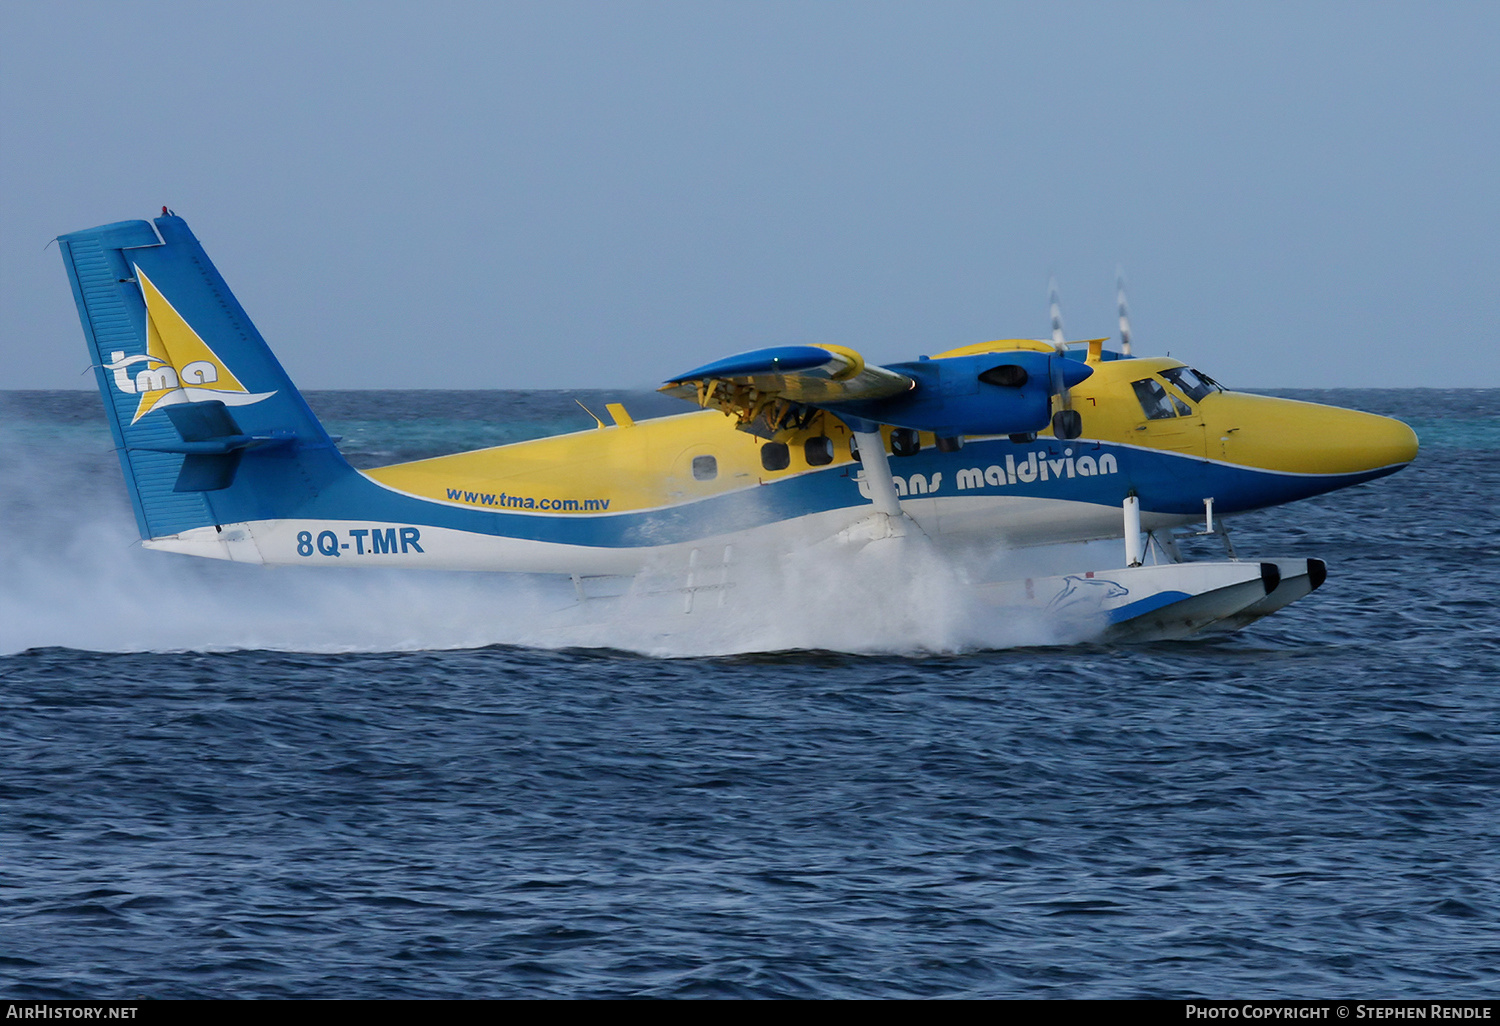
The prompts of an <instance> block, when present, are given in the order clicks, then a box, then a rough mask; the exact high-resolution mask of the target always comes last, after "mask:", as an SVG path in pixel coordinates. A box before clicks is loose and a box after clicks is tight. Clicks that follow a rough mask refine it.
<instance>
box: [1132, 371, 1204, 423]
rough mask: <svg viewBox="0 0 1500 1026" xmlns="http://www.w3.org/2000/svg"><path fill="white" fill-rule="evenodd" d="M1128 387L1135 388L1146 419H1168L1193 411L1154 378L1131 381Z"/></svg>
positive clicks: (1186, 414) (1183, 415)
mask: <svg viewBox="0 0 1500 1026" xmlns="http://www.w3.org/2000/svg"><path fill="white" fill-rule="evenodd" d="M1130 387H1131V388H1133V389H1135V397H1136V398H1137V399H1139V400H1140V401H1141V409H1143V410H1145V411H1146V419H1147V420H1169V419H1171V418H1172V417H1186V416H1188V415H1189V414H1191V413H1192V412H1193V411H1192V410H1191V409H1189V408H1188V406H1187V404H1186V403H1184V402H1183V401H1182V400H1181V399H1178V398H1177V397H1176V396H1173V395H1168V394H1167V390H1166V389H1165V388H1162V387H1161V382H1159V381H1157V380H1155V379H1154V378H1143V379H1141V380H1140V381H1132V382H1131V383H1130Z"/></svg>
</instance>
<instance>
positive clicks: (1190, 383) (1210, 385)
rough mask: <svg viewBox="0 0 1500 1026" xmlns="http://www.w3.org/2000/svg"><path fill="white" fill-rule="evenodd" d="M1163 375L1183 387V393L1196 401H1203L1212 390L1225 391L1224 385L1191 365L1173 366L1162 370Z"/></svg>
mask: <svg viewBox="0 0 1500 1026" xmlns="http://www.w3.org/2000/svg"><path fill="white" fill-rule="evenodd" d="M1161 376H1162V377H1164V378H1166V379H1167V380H1168V381H1170V382H1171V383H1172V384H1174V385H1176V386H1177V387H1178V388H1180V389H1182V394H1183V395H1185V396H1187V397H1188V398H1189V399H1191V400H1192V401H1193V402H1195V403H1199V402H1202V401H1203V397H1204V396H1206V395H1208V394H1210V393H1212V392H1222V391H1224V386H1223V385H1221V384H1219V383H1218V382H1217V381H1215V380H1214V379H1213V378H1211V377H1209V376H1208V375H1207V374H1204V373H1201V372H1200V371H1196V370H1193V368H1191V367H1173V368H1172V369H1171V370H1164V371H1162V372H1161Z"/></svg>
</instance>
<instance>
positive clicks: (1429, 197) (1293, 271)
mask: <svg viewBox="0 0 1500 1026" xmlns="http://www.w3.org/2000/svg"><path fill="white" fill-rule="evenodd" d="M0 17H3V25H0V340H3V345H4V348H5V354H6V361H5V363H6V370H7V373H6V387H13V388H67V387H85V386H88V385H89V383H90V382H89V379H88V378H86V377H80V373H79V372H80V371H81V370H82V369H83V368H84V367H85V365H86V357H85V355H84V348H83V344H82V341H81V337H80V334H79V327H78V322H77V315H76V313H75V311H74V308H73V304H72V301H71V297H70V295H69V292H68V288H67V282H66V278H65V276H64V273H63V269H62V264H61V261H60V259H59V258H58V255H57V252H56V248H55V247H52V248H50V249H49V248H46V247H47V243H48V241H49V240H50V239H51V238H53V237H54V236H56V235H58V234H61V233H63V232H67V231H73V230H77V229H80V228H85V227H89V226H92V225H95V224H101V223H105V222H109V221H116V220H124V219H129V218H135V217H150V216H152V215H153V214H154V213H156V212H157V211H158V210H159V209H160V207H161V206H162V205H163V204H167V205H170V206H171V207H172V208H173V209H174V210H175V211H176V212H177V213H179V214H181V215H182V216H184V217H185V218H187V220H188V222H189V223H190V224H191V225H192V226H193V228H194V230H195V231H196V232H197V234H198V236H199V238H200V239H202V240H203V242H204V245H205V246H206V247H207V249H208V251H209V254H210V255H211V256H212V257H213V258H214V259H215V261H216V262H217V263H218V265H219V268H220V270H221V271H222V272H223V273H224V275H225V277H226V278H228V280H229V282H230V284H231V285H232V286H233V287H234V289H235V291H236V293H237V294H238V296H239V298H240V300H241V302H242V303H244V305H245V307H246V308H247V309H248V310H249V312H250V314H251V316H252V317H253V318H254V319H255V320H256V323H257V324H258V325H259V327H260V328H261V331H262V332H263V333H264V334H265V335H266V337H267V339H268V340H269V341H270V342H271V345H272V347H273V348H274V349H275V350H276V351H277V353H278V355H279V356H280V357H281V358H282V361H283V363H285V364H286V366H287V368H288V370H289V371H291V373H292V375H293V377H294V379H296V380H297V381H298V382H299V383H300V384H302V385H303V386H305V387H309V388H361V387H423V388H570V387H612V386H620V387H644V386H650V385H654V384H655V383H657V382H659V381H661V380H663V379H665V378H667V377H669V376H671V375H673V374H675V373H678V372H681V371H684V370H686V369H688V368H691V367H694V366H697V365H699V364H701V363H704V362H706V361H708V360H710V359H713V358H716V357H719V356H723V355H727V354H729V353H733V352H738V351H741V350H744V349H749V348H755V347H758V346H764V345H775V344H783V343H798V342H818V341H823V342H833V343H838V344H842V345H849V346H853V347H855V348H857V349H859V350H861V351H862V352H864V353H865V354H866V356H867V357H869V358H871V359H873V360H876V361H895V360H903V359H910V358H912V357H914V356H916V355H917V354H919V353H931V352H934V351H938V350H941V349H945V348H950V347H953V346H959V345H965V344H969V343H972V342H977V341H983V340H985V339H989V338H1001V337H1014V336H1037V335H1045V334H1046V333H1047V329H1048V322H1047V281H1048V278H1049V276H1052V275H1056V277H1057V279H1058V282H1059V285H1060V288H1061V293H1062V299H1063V314H1064V320H1065V322H1066V326H1067V329H1068V334H1069V336H1070V337H1075V338H1087V337H1091V336H1096V335H1113V334H1115V331H1116V329H1115V323H1114V278H1115V269H1116V267H1117V266H1123V268H1124V270H1125V274H1126V277H1127V279H1128V281H1129V285H1130V303H1131V309H1132V314H1133V328H1134V333H1135V338H1136V351H1137V352H1138V353H1144V354H1156V353H1166V352H1170V353H1171V354H1172V355H1173V356H1177V357H1179V358H1182V359H1184V360H1186V361H1187V362H1189V363H1192V364H1194V365H1197V366H1199V367H1201V368H1202V369H1204V370H1205V371H1207V372H1209V373H1211V374H1213V375H1215V376H1216V377H1218V378H1219V379H1220V380H1222V381H1224V382H1225V383H1226V384H1229V385H1231V386H1242V387H1299V386H1304V387H1334V386H1390V387H1400V386H1433V387H1462V386H1486V387H1492V386H1497V385H1500V159H1497V158H1500V128H1497V126H1500V61H1497V60H1496V59H1495V54H1496V53H1497V52H1500V5H1497V4H1494V3H1464V2H1445V3H1421V4H1417V3H1410V4H1397V3H1338V4H1331V3H1309V2H1297V3H1260V4H1255V3H1240V4H1196V3H1194V4H1188V3H1068V2H1058V3H1045V4H1043V3H1032V4H1004V3H978V4H971V3H946V4H945V3H921V4H916V3H841V2H821V3H812V2H800V3H774V2H756V3H712V2H705V0H696V2H692V3H623V2H621V3H604V2H599V3H568V2H562V0H548V2H545V3H524V4H517V3H474V4H469V3H442V2H436V3H424V4H417V3H389V2H387V3H379V2H361V3H326V2H325V3H308V2H302V3H295V4H291V3H277V2H258V3H253V4H245V3H210V2H202V3H196V2H195V3H166V2H161V3H131V2H128V0H127V2H115V3H103V2H100V3H78V2H69V0H53V2H50V3H47V4H41V3H31V2H14V0H0Z"/></svg>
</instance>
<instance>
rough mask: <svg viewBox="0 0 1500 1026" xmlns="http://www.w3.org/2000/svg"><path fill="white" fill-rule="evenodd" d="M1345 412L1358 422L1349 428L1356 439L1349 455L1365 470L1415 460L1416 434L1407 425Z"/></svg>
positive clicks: (1387, 418) (1373, 416)
mask: <svg viewBox="0 0 1500 1026" xmlns="http://www.w3.org/2000/svg"><path fill="white" fill-rule="evenodd" d="M1346 412H1348V413H1353V414H1354V416H1355V417H1356V418H1357V419H1356V420H1355V421H1354V422H1352V423H1351V424H1350V434H1351V435H1352V436H1353V437H1354V438H1356V439H1357V441H1356V442H1354V443H1353V448H1354V450H1355V452H1354V453H1352V454H1351V455H1352V457H1353V458H1355V459H1359V460H1361V461H1362V462H1363V463H1364V466H1365V468H1366V469H1370V470H1374V469H1377V468H1379V467H1389V466H1395V465H1404V464H1407V463H1410V462H1411V461H1412V460H1414V459H1416V458H1417V444H1418V443H1417V433H1416V432H1415V431H1413V430H1412V429H1411V426H1410V425H1409V424H1403V423H1402V422H1401V421H1399V420H1395V419H1393V418H1391V417H1379V416H1376V415H1375V414H1373V413H1356V412H1355V411H1353V410H1349V411H1346Z"/></svg>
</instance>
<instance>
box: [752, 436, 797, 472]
mask: <svg viewBox="0 0 1500 1026" xmlns="http://www.w3.org/2000/svg"><path fill="white" fill-rule="evenodd" d="M760 465H761V466H762V467H765V468H766V469H767V470H785V469H786V468H787V467H789V466H791V465H792V451H791V450H790V449H788V448H787V445H786V443H785V442H767V443H766V444H765V445H763V446H761V447H760Z"/></svg>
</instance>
